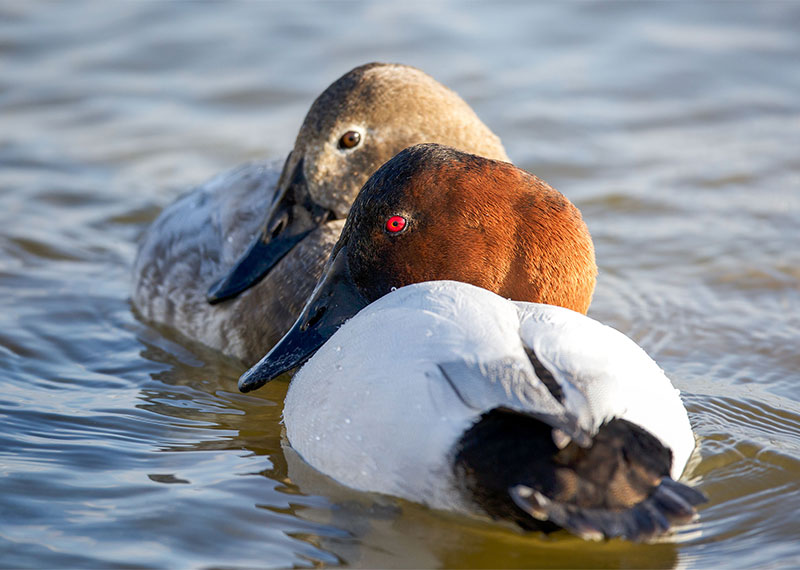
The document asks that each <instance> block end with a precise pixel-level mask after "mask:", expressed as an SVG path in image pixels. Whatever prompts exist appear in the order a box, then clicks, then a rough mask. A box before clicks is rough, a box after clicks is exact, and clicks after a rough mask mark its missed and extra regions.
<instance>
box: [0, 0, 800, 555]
mask: <svg viewBox="0 0 800 570" xmlns="http://www.w3.org/2000/svg"><path fill="white" fill-rule="evenodd" d="M798 29H800V4H797V3H792V2H762V3H725V4H722V3H705V4H702V5H695V4H689V3H680V4H667V3H646V4H633V3H610V4H590V3H559V4H555V3H553V4H547V3H535V4H532V5H531V4H527V3H522V2H512V3H502V2H492V3H485V4H475V3H437V2H428V3H411V4H410V6H409V7H400V6H399V5H397V6H395V5H394V3H392V4H390V3H356V2H348V3H304V4H299V5H297V4H290V3H271V2H262V3H256V2H251V3H226V4H217V3H202V4H201V3H148V2H145V3H133V2H126V3H122V2H108V3H103V2H94V3H86V2H69V3H35V2H23V1H21V0H20V1H18V2H3V3H2V4H0V307H1V308H0V417H1V418H2V429H0V566H3V567H64V566H68V567H119V566H130V565H135V566H140V567H243V566H261V567H288V566H314V565H327V566H337V565H342V566H348V567H533V566H550V567H672V566H685V567H700V568H703V567H726V568H727V567H753V566H762V567H773V568H777V567H795V566H798V565H800V540H798V539H799V538H800V517H798V514H797V513H798V512H800V377H798V371H799V370H800V351H798V340H800V247H798V246H799V245H800V244H799V243H798V242H800V240H799V239H798V238H800V153H799V152H798V151H800V97H799V96H798V94H800V73H799V72H800V69H799V68H798V62H800V34H798V32H797V31H798ZM371 60H389V61H400V62H404V63H409V64H412V65H416V66H418V67H421V68H422V69H424V70H426V71H428V72H429V73H431V74H432V75H433V76H434V77H436V78H437V79H439V80H440V81H442V82H443V83H445V84H447V85H448V86H450V87H452V88H454V89H456V90H457V91H458V92H459V93H460V94H461V95H462V96H463V97H464V98H465V99H466V100H467V101H468V102H469V103H470V104H471V105H473V106H474V108H475V109H476V110H477V111H478V114H479V115H480V116H481V117H482V118H483V119H484V120H485V121H486V122H487V123H488V124H489V125H490V126H491V127H492V129H493V130H494V131H495V132H496V133H498V134H499V135H500V136H501V137H502V138H503V141H504V142H505V145H506V148H507V150H508V152H509V154H510V155H511V156H512V158H513V159H514V160H515V162H516V163H517V164H518V165H520V166H522V167H524V168H526V169H528V170H531V171H533V172H535V173H537V174H538V175H539V176H541V177H543V178H545V179H546V180H548V181H549V182H551V183H552V184H553V185H554V186H556V187H557V188H559V189H560V190H561V191H562V192H564V193H565V194H567V195H568V196H569V197H570V198H571V199H572V200H573V201H574V202H575V203H576V204H578V206H579V207H580V208H581V209H582V211H583V213H584V217H585V219H586V220H587V222H588V225H589V227H590V229H591V230H592V233H593V235H594V238H595V241H596V245H597V253H598V262H599V265H600V268H601V275H600V280H599V283H598V289H597V293H596V297H595V301H594V303H593V305H592V308H591V311H590V314H591V315H592V316H594V317H596V318H599V319H601V320H604V321H606V322H608V323H610V324H612V325H614V326H616V327H617V328H619V329H621V330H622V331H624V332H626V333H627V334H629V335H630V336H632V337H633V338H634V339H635V340H637V341H638V342H639V343H641V344H642V345H643V346H644V347H645V348H646V349H647V350H648V351H649V352H650V353H651V354H652V355H653V356H654V357H655V358H656V359H657V360H658V361H659V362H660V363H661V364H662V366H663V367H664V368H665V369H666V370H667V372H668V374H669V375H670V376H671V377H672V378H673V379H674V381H675V383H676V384H677V385H678V386H679V387H680V388H681V389H682V390H683V393H684V396H685V400H686V403H687V406H688V408H689V412H690V418H691V421H692V424H693V426H694V427H695V430H696V433H697V434H698V436H699V439H700V444H701V445H700V450H699V453H698V454H697V455H696V457H695V458H694V461H693V463H692V465H691V467H690V468H689V471H688V478H689V479H690V480H691V481H693V482H694V483H696V484H697V485H698V487H699V488H700V489H701V490H702V491H704V492H705V493H706V494H707V495H708V496H709V497H710V502H709V503H708V504H707V505H705V506H703V508H702V509H701V517H700V519H699V521H698V522H696V523H694V524H692V525H689V526H687V527H684V528H682V529H681V530H680V531H679V532H678V533H677V534H676V535H675V536H674V537H672V538H670V539H667V540H665V541H664V542H662V543H659V544H652V545H634V544H628V543H625V542H622V541H611V542H608V543H600V544H595V543H585V542H582V541H580V540H578V539H576V538H572V537H570V536H568V535H565V534H556V535H552V536H550V537H542V536H538V535H522V534H519V533H516V532H514V531H511V530H508V529H507V528H505V527H502V526H498V525H493V524H488V523H485V522H479V521H474V520H470V519H465V518H462V517H454V516H450V515H443V514H441V513H436V512H431V511H429V510H427V509H424V508H422V507H420V506H417V505H413V504H408V503H396V502H393V501H390V500H388V499H385V498H378V497H373V496H370V495H363V494H358V493H354V492H350V491H348V490H346V489H343V488H340V487H337V486H336V485H335V484H333V483H332V482H330V481H327V480H325V479H324V478H323V477H321V476H319V475H316V474H314V473H313V472H309V471H308V470H307V469H304V466H303V464H302V462H301V461H299V460H298V459H297V458H296V457H294V456H293V454H292V452H291V450H288V449H283V448H282V443H283V442H282V434H281V425H280V414H281V405H282V401H283V397H284V394H285V391H286V387H287V385H286V383H281V382H277V383H272V384H270V385H268V386H267V387H266V388H265V389H263V390H261V391H259V392H256V393H255V394H254V395H241V394H239V393H238V392H237V390H236V383H235V381H236V378H237V377H238V375H239V374H240V373H241V372H242V371H243V366H242V365H241V364H240V363H238V362H236V361H232V360H230V359H226V358H225V357H222V356H220V355H219V354H218V353H216V352H214V351H212V350H209V349H206V348H204V347H202V346H199V345H196V344H193V343H192V342H191V341H190V340H187V339H184V338H180V337H178V336H177V335H175V334H174V333H172V332H170V331H168V330H157V329H154V328H152V327H150V326H147V325H145V324H143V323H141V322H139V321H138V320H137V319H136V317H135V315H134V314H133V313H132V310H131V306H130V304H129V302H128V295H129V289H128V288H129V281H130V266H131V263H132V260H133V256H134V253H135V247H136V246H135V243H136V239H137V237H138V236H139V235H140V234H141V232H142V231H143V229H144V228H145V227H146V226H147V224H148V223H149V222H150V221H151V220H153V219H154V217H155V216H156V215H157V214H158V212H159V211H160V209H161V208H163V207H164V206H165V205H166V204H168V203H169V202H170V201H172V200H173V199H174V198H175V197H176V196H178V195H179V194H180V193H181V192H182V191H184V190H185V189H187V188H189V187H191V185H193V184H196V183H200V182H202V181H204V180H205V179H206V178H208V177H210V176H211V175H213V174H215V173H217V172H220V171H222V170H224V169H227V168H231V167H233V166H235V165H237V164H239V163H241V162H244V161H247V160H251V159H258V158H265V157H271V158H280V157H282V156H284V155H285V153H286V152H287V151H288V150H289V148H290V146H291V144H292V142H293V139H294V135H295V133H296V130H297V128H298V126H299V124H300V122H301V120H302V118H303V115H304V114H305V111H306V110H307V108H308V106H309V105H310V103H311V101H312V100H313V98H314V97H315V96H316V94H318V93H319V92H320V91H321V90H322V89H323V88H324V87H325V86H327V85H328V84H329V83H330V82H331V81H332V80H333V79H335V78H336V77H338V76H339V75H341V74H342V73H344V72H345V71H347V70H348V69H350V68H352V67H354V66H355V65H358V64H361V63H364V62H366V61H371Z"/></svg>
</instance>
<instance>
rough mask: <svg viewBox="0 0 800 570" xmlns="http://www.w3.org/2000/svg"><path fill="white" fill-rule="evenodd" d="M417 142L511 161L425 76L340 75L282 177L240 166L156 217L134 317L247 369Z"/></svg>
mask: <svg viewBox="0 0 800 570" xmlns="http://www.w3.org/2000/svg"><path fill="white" fill-rule="evenodd" d="M420 142H440V143H444V144H448V145H451V146H454V147H456V148H460V149H462V150H466V151H469V152H472V153H476V154H480V155H483V156H487V157H491V158H496V159H500V160H508V157H507V155H506V153H505V150H504V149H503V146H502V144H501V142H500V139H499V138H498V137H497V136H496V135H495V134H494V133H492V131H490V130H489V128H487V127H486V125H484V124H483V123H482V122H481V120H480V119H479V118H478V117H477V115H476V114H475V113H474V111H473V110H472V109H471V108H470V107H469V105H467V103H465V102H464V101H463V100H462V99H461V98H460V97H459V96H458V95H457V94H456V93H454V92H453V91H451V90H450V89H448V88H447V87H444V86H443V85H441V84H440V83H438V82H437V81H436V80H434V79H433V78H432V77H430V76H429V75H427V74H425V73H424V72H422V71H420V70H418V69H415V68H413V67H409V66H406V65H399V64H383V63H372V64H367V65H363V66H361V67H357V68H355V69H353V70H352V71H350V72H348V73H346V74H345V75H343V76H342V77H341V78H339V79H338V80H336V81H335V82H334V83H333V84H332V85H330V86H329V87H328V88H327V89H326V90H325V91H324V92H323V93H322V94H321V95H320V96H319V97H318V98H317V99H316V101H314V103H313V105H312V106H311V109H310V110H309V112H308V114H307V115H306V118H305V120H304V121H303V124H302V126H301V127H300V131H299V133H298V135H297V139H296V141H295V145H294V148H293V149H292V151H291V153H290V154H289V156H288V158H287V159H286V161H285V163H284V165H283V168H282V170H281V169H280V168H276V166H277V165H275V164H272V163H259V164H250V165H245V166H243V167H240V168H238V169H236V170H233V171H231V172H228V173H224V174H222V175H220V176H218V177H216V178H214V179H212V180H211V181H209V182H208V183H206V184H204V185H202V186H200V187H198V188H196V189H195V190H193V191H191V192H190V193H189V194H187V195H185V196H183V197H182V198H180V199H178V200H177V201H176V202H175V203H173V204H172V205H171V206H169V207H168V208H166V209H165V210H164V211H163V212H162V213H161V215H160V216H159V217H158V218H157V219H156V220H155V222H154V223H153V224H152V226H151V227H150V228H149V229H148V230H147V232H146V233H145V235H144V237H143V239H142V242H141V245H140V248H139V251H138V255H137V258H136V261H135V264H134V271H133V290H132V300H133V304H134V306H135V307H136V309H137V310H138V311H139V313H140V314H141V315H142V317H143V318H144V319H146V320H149V321H152V322H156V323H159V324H163V325H167V326H170V327H173V328H175V329H177V330H178V331H180V332H181V333H183V334H184V335H186V336H188V337H190V338H192V339H195V340H198V341H200V342H202V343H204V344H206V345H208V346H211V347H214V348H217V349H220V350H222V351H223V352H225V353H227V354H230V355H232V356H235V357H238V358H241V359H243V360H244V361H245V362H248V363H253V362H255V361H256V360H257V359H258V358H259V357H261V356H263V354H264V351H265V348H268V347H269V346H271V345H272V344H274V343H275V342H276V341H277V340H278V339H279V338H280V337H281V335H283V334H284V333H285V332H286V331H287V330H288V329H289V327H290V326H291V324H292V323H293V322H294V320H295V318H296V317H297V315H298V313H299V312H300V310H301V309H302V307H303V305H304V303H305V301H306V299H307V297H308V295H309V294H310V293H311V291H312V290H313V287H314V284H315V283H316V281H317V278H318V277H319V276H320V273H321V272H322V268H323V266H324V264H325V261H326V260H327V258H328V255H329V254H330V250H331V248H332V247H333V245H334V244H335V243H336V240H337V238H338V237H339V233H340V231H341V228H342V226H343V224H344V218H345V217H346V216H347V213H348V211H349V210H350V205H351V204H352V202H353V200H354V198H355V196H356V194H357V193H358V190H359V189H360V188H361V186H362V185H363V184H364V182H365V181H366V180H367V178H368V177H369V175H370V174H372V173H373V172H374V171H375V170H376V169H377V168H378V167H379V166H380V165H381V164H383V163H384V162H386V161H387V160H389V159H390V158H391V157H392V156H394V155H395V154H396V153H398V152H399V151H401V150H402V149H404V148H406V147H408V146H410V145H413V144H415V143H420ZM265 220H266V221H265Z"/></svg>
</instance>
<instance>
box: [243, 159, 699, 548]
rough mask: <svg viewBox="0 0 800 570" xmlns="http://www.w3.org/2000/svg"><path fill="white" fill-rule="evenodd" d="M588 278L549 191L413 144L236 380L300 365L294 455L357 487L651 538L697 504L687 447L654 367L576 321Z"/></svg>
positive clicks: (677, 403) (617, 339)
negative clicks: (302, 298)
mask: <svg viewBox="0 0 800 570" xmlns="http://www.w3.org/2000/svg"><path fill="white" fill-rule="evenodd" d="M437 194H438V196H437ZM478 196H483V198H478ZM596 272H597V268H596V264H595V259H594V250H593V247H592V241H591V236H590V235H589V233H588V229H587V228H586V225H585V223H584V222H583V220H582V218H581V216H580V212H579V211H578V209H577V208H576V207H575V206H574V205H572V204H571V203H570V202H569V201H568V200H567V199H566V198H565V197H564V196H563V195H561V194H560V193H559V192H558V191H556V190H555V189H553V188H552V187H550V186H549V185H547V184H546V183H545V182H543V181H541V180H540V179H538V178H537V177H535V176H534V175H532V174H530V173H527V172H525V171H523V170H521V169H519V168H517V167H515V166H513V165H512V164H509V163H506V162H501V161H494V160H491V159H487V158H484V157H480V156H476V155H470V154H468V153H464V152H462V151H459V150H456V149H453V148H450V147H446V146H442V145H436V144H424V145H416V146H414V147H411V148H408V149H406V150H404V151H402V152H401V153H399V154H398V155H397V156H395V157H394V158H393V159H392V160H390V161H389V162H387V163H386V164H384V165H383V166H382V167H381V168H380V169H378V171H377V172H376V173H375V174H373V176H372V177H370V179H369V180H368V181H367V183H366V184H365V185H364V187H363V189H362V191H361V193H360V194H359V196H358V197H357V198H356V200H355V202H354V204H353V206H352V208H351V211H350V214H349V215H348V218H347V221H346V223H345V227H344V229H343V231H342V233H341V236H340V238H339V241H338V242H337V244H336V246H334V249H333V251H332V253H331V257H330V259H329V261H328V264H327V265H326V268H325V271H324V274H323V276H322V278H321V279H320V281H319V283H318V284H317V287H316V288H315V291H314V293H313V294H312V296H311V298H310V299H309V301H308V303H307V305H306V307H305V308H304V309H303V312H302V313H301V315H300V317H299V318H298V319H297V321H296V322H295V324H294V325H293V327H292V328H291V329H290V331H289V332H288V333H287V334H286V335H285V336H284V337H283V338H282V339H281V340H280V341H279V342H278V344H276V345H275V346H274V347H273V348H272V349H271V350H270V351H269V352H268V353H267V355H266V356H265V357H264V358H263V359H262V360H261V361H259V363H258V364H256V365H255V366H254V367H252V368H251V369H250V370H248V371H247V372H246V373H245V374H244V375H242V377H241V378H240V380H239V388H240V390H242V391H249V390H254V389H257V388H259V387H260V386H262V385H263V384H265V383H266V382H269V381H271V380H272V379H274V378H276V377H278V376H280V375H281V374H283V373H284V372H287V371H289V370H292V369H294V368H296V367H298V366H301V368H300V370H299V371H298V372H297V373H296V374H295V375H294V376H293V377H292V378H291V382H290V385H289V390H288V393H287V396H286V401H285V404H284V411H283V421H284V424H285V427H286V435H287V438H288V441H289V444H290V445H291V447H292V448H293V449H294V450H295V451H296V452H297V453H298V454H299V455H300V456H301V457H302V458H303V460H305V461H306V462H307V463H308V464H309V465H311V467H313V468H315V469H317V470H318V471H320V472H322V473H324V474H325V475H328V476H329V477H331V478H333V479H335V480H336V481H338V482H339V483H341V484H343V485H346V486H348V487H352V488H354V489H356V490H359V491H369V492H375V493H383V494H386V495H391V496H395V497H399V498H402V499H406V500H410V501H414V502H418V503H422V504H425V505H427V506H429V507H431V508H433V509H438V510H445V511H453V512H458V513H463V514H467V515H472V516H479V517H488V518H490V519H495V520H499V521H504V522H506V523H509V524H512V525H515V526H516V527H518V528H521V529H523V530H527V531H531V530H537V531H544V532H552V531H554V530H558V529H566V530H567V531H570V532H572V533H574V534H576V535H578V536H580V537H582V538H586V539H593V540H599V539H611V538H622V539H627V540H633V541H649V540H653V539H656V538H657V537H660V536H661V535H663V534H666V533H668V532H670V529H672V528H673V527H674V526H675V525H678V524H682V523H685V522H688V521H691V520H693V519H694V518H695V517H696V516H697V511H696V506H697V505H699V504H701V503H702V502H703V501H705V496H704V495H703V494H702V493H701V492H699V491H697V490H696V489H694V488H692V487H691V486H690V485H688V484H685V483H682V482H680V481H679V478H680V476H681V474H682V473H683V471H684V469H685V467H686V464H687V462H688V460H689V457H690V455H691V453H692V452H693V450H694V448H695V438H694V434H693V432H692V428H691V424H690V422H689V418H688V414H687V412H686V409H685V407H684V405H683V403H682V401H681V398H680V393H679V391H678V390H677V389H676V388H675V387H674V386H673V384H672V383H671V381H670V380H669V378H668V377H667V376H666V375H665V374H664V372H663V370H661V368H660V367H659V366H658V364H657V363H656V362H654V361H653V360H652V359H651V358H650V357H649V356H648V355H647V353H646V352H645V351H644V350H643V349H641V348H640V347H639V346H638V345H636V343H635V342H633V341H632V340H631V339H629V338H628V337H626V336H625V335H624V334H622V333H621V332H619V331H617V330H615V329H613V328H611V327H608V326H606V325H603V324H601V323H599V322H597V321H595V320H593V319H591V318H590V317H588V316H586V315H585V311H586V308H587V307H588V305H589V302H590V301H591V296H592V292H593V290H594V282H595V278H596ZM519 297H522V298H521V299H520V298H519ZM512 299H513V300H512Z"/></svg>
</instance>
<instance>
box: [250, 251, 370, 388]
mask: <svg viewBox="0 0 800 570" xmlns="http://www.w3.org/2000/svg"><path fill="white" fill-rule="evenodd" d="M367 305H368V301H367V299H366V298H365V297H364V296H363V295H362V294H361V292H360V291H359V290H358V287H357V286H356V284H355V282H354V281H353V278H352V276H351V274H350V265H349V264H348V261H347V246H344V247H342V248H341V249H339V251H338V252H337V253H336V257H334V258H333V261H332V262H331V263H330V264H329V265H328V267H327V268H326V271H325V273H324V275H323V276H322V279H321V280H320V282H319V283H318V284H317V287H316V289H314V293H313V294H312V295H311V298H310V299H309V300H308V302H307V303H306V306H305V308H304V309H303V312H302V313H301V314H300V316H299V317H298V319H297V320H296V321H295V323H294V325H292V328H291V329H290V330H289V332H287V333H286V334H285V335H284V336H283V338H282V339H281V340H280V341H278V344H276V345H275V346H274V347H273V348H272V350H270V351H269V353H268V354H267V355H266V356H265V357H264V358H262V359H261V360H260V361H259V362H258V364H256V365H255V366H253V367H252V368H251V369H250V370H248V371H247V372H245V373H244V374H243V375H242V377H241V378H239V390H241V391H242V392H250V391H251V390H255V389H256V388H260V387H261V386H263V385H264V384H266V383H267V382H269V381H270V380H274V379H275V378H277V377H278V376H280V375H281V374H283V373H284V372H288V371H289V370H291V369H293V368H296V367H297V366H300V365H301V364H303V363H304V362H305V361H306V360H308V359H309V358H311V356H313V354H314V353H315V352H316V351H317V349H318V348H319V347H320V346H322V345H323V343H324V342H325V341H326V340H328V339H329V338H330V337H331V336H332V335H333V333H335V332H336V330H337V329H338V328H339V327H340V326H341V325H342V324H344V322H345V321H346V320H347V319H349V318H350V317H352V316H353V315H355V314H356V313H357V312H358V311H360V310H361V309H363V308H364V307H366V306H367Z"/></svg>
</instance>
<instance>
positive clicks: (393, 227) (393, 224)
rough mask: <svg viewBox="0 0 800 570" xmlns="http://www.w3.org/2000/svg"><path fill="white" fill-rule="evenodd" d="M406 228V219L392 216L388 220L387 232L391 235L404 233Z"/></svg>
mask: <svg viewBox="0 0 800 570" xmlns="http://www.w3.org/2000/svg"><path fill="white" fill-rule="evenodd" d="M405 227H406V219H405V218H404V217H403V216H392V217H391V218H389V219H388V220H386V231H387V232H389V233H390V234H396V233H398V232H402V231H403V230H404V229H405Z"/></svg>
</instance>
